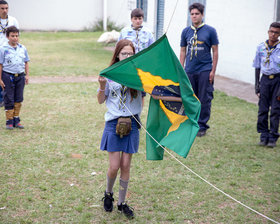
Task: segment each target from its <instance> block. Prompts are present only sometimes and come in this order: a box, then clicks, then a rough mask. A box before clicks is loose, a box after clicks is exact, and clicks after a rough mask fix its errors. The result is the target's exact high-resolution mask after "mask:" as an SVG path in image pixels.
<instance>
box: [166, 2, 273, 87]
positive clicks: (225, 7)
mask: <svg viewBox="0 0 280 224" xmlns="http://www.w3.org/2000/svg"><path fill="white" fill-rule="evenodd" d="M175 4H176V1H174V0H166V1H165V21H164V22H165V24H164V28H165V30H166V29H167V26H168V23H169V21H170V19H171V14H172V13H173V10H174V7H175ZM187 13H188V1H187V0H179V1H178V6H177V8H176V11H175V15H174V17H173V19H172V20H171V24H170V27H169V29H168V31H167V36H168V39H169V42H170V44H171V46H172V48H173V50H174V51H175V53H176V55H177V56H178V57H179V52H180V36H181V32H182V30H183V29H184V28H185V27H186V23H187ZM205 14H206V18H205V22H206V24H208V25H210V26H213V27H215V28H216V30H217V32H218V38H219V41H220V44H219V62H218V68H217V74H219V75H222V76H226V77H229V78H232V79H237V80H240V81H244V82H248V83H254V79H255V76H254V69H253V68H252V62H253V58H254V55H255V51H256V47H257V45H258V44H259V43H261V42H262V41H264V40H266V39H267V30H268V28H269V25H270V24H271V23H272V22H273V17H274V0H257V1H256V0H246V1H244V0H207V1H206V12H205Z"/></svg>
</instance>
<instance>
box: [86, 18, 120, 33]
mask: <svg viewBox="0 0 280 224" xmlns="http://www.w3.org/2000/svg"><path fill="white" fill-rule="evenodd" d="M122 28H123V25H117V24H116V22H114V21H112V20H111V19H110V18H107V31H112V30H116V31H120V30H121V29H122ZM85 30H86V31H92V32H101V31H103V30H104V29H103V19H99V20H97V21H96V22H95V23H94V24H93V25H92V26H90V27H89V28H86V29H85Z"/></svg>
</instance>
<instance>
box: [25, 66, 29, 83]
mask: <svg viewBox="0 0 280 224" xmlns="http://www.w3.org/2000/svg"><path fill="white" fill-rule="evenodd" d="M25 84H26V85H27V84H29V64H28V62H25Z"/></svg>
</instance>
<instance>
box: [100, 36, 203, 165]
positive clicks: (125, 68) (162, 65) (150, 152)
mask: <svg viewBox="0 0 280 224" xmlns="http://www.w3.org/2000/svg"><path fill="white" fill-rule="evenodd" d="M100 75H101V76H104V77H107V78H109V79H111V80H113V81H115V82H118V83H120V84H122V85H125V86H128V87H130V88H133V89H137V90H141V91H145V92H147V93H149V94H153V95H157V96H173V97H181V98H182V102H174V101H165V100H155V99H153V98H152V97H151V98H150V104H149V112H148V118H147V125H146V128H147V131H148V132H149V133H150V134H151V136H153V138H155V139H156V141H157V142H159V143H160V144H161V145H163V146H165V147H166V148H168V149H171V150H173V151H174V152H176V153H177V154H179V155H180V156H182V157H184V158H186V156H187V155H188V152H189V150H190V148H191V146H192V143H193V141H194V139H195V137H196V134H197V132H198V130H199V126H198V124H197V121H198V118H199V114H200V102H199V100H198V98H197V97H196V96H195V94H194V92H193V90H192V87H191V84H190V81H189V79H188V77H187V75H186V73H185V71H184V69H183V67H182V66H181V64H180V62H179V60H178V58H177V56H176V55H175V53H174V52H173V50H172V48H171V47H170V45H169V42H168V39H167V37H166V35H163V36H162V37H161V38H160V39H158V40H157V41H156V42H155V43H153V44H152V45H151V46H150V47H148V48H146V49H144V50H142V51H140V52H139V53H138V54H136V55H134V56H132V57H129V58H127V59H125V60H122V61H120V62H118V63H116V64H113V65H112V66H110V67H108V68H106V69H104V70H103V71H101V72H100ZM146 152H147V153H146V157H147V159H148V160H161V159H163V153H164V149H163V148H161V147H160V146H159V144H158V143H156V142H155V141H154V140H153V139H152V138H151V137H150V136H149V135H148V134H147V135H146Z"/></svg>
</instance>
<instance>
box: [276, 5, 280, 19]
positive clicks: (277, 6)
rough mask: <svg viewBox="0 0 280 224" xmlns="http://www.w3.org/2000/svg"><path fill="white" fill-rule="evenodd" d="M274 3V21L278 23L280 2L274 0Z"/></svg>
mask: <svg viewBox="0 0 280 224" xmlns="http://www.w3.org/2000/svg"><path fill="white" fill-rule="evenodd" d="M275 3H276V7H275V10H276V11H275V21H277V22H280V0H276V1H275Z"/></svg>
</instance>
